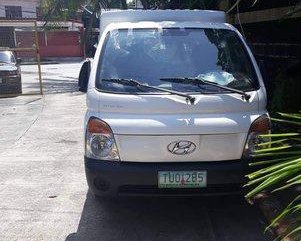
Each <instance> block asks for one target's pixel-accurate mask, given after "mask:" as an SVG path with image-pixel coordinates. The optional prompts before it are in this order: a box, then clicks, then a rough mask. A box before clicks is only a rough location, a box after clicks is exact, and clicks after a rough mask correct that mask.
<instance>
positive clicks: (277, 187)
mask: <svg viewBox="0 0 301 241" xmlns="http://www.w3.org/2000/svg"><path fill="white" fill-rule="evenodd" d="M279 115H280V117H279V118H272V120H273V121H275V122H277V123H280V124H288V125H289V126H290V127H292V126H293V130H294V131H293V132H287V133H280V134H266V135H261V137H262V138H264V139H268V140H266V141H264V142H262V143H260V144H258V146H257V147H258V148H257V150H256V151H255V152H254V154H253V157H254V158H253V159H252V160H251V162H250V166H252V167H256V168H259V169H257V170H256V171H254V172H253V173H251V174H249V175H247V177H248V179H249V182H248V183H247V184H246V185H245V186H246V187H248V188H251V189H250V191H249V192H248V193H247V195H246V198H247V200H249V201H250V200H252V199H253V198H254V197H255V196H256V195H257V194H259V193H261V192H267V193H278V194H279V195H281V194H284V192H288V190H289V191H290V193H291V194H290V196H291V197H289V199H290V200H289V201H290V202H289V204H288V205H287V206H286V207H285V208H284V209H283V210H282V211H281V212H280V214H278V216H276V217H275V218H274V219H273V220H272V222H271V223H270V225H269V226H268V227H267V229H268V228H271V227H275V226H276V225H277V224H279V223H282V222H284V221H285V220H288V219H289V220H291V221H290V222H289V225H288V227H286V228H285V231H283V232H281V233H280V234H279V236H278V237H277V238H276V240H286V239H289V240H298V241H299V240H300V239H301V194H300V186H301V137H300V126H301V113H300V112H299V113H297V114H284V113H279ZM298 188H299V190H298Z"/></svg>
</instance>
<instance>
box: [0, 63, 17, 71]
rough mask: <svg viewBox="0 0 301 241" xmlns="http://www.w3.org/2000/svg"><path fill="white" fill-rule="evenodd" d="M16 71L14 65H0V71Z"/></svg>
mask: <svg viewBox="0 0 301 241" xmlns="http://www.w3.org/2000/svg"><path fill="white" fill-rule="evenodd" d="M17 69H18V68H17V67H16V66H15V65H14V64H6V63H0V71H15V70H17Z"/></svg>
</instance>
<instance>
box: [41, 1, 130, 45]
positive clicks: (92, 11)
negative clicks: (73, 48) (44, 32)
mask: <svg viewBox="0 0 301 241" xmlns="http://www.w3.org/2000/svg"><path fill="white" fill-rule="evenodd" d="M40 1H41V10H42V15H43V20H44V21H45V24H44V27H46V26H47V25H48V23H49V21H50V20H54V21H55V20H58V21H62V20H68V19H71V18H72V16H76V13H77V11H78V10H83V11H84V12H87V16H89V17H88V19H89V20H88V26H86V29H85V32H84V43H85V49H86V50H89V49H90V47H91V45H93V44H94V43H93V42H92V41H93V40H92V34H93V32H92V29H93V25H94V23H95V21H96V19H97V17H98V15H99V13H100V11H101V9H109V8H121V9H127V2H126V0H90V1H87V0H40Z"/></svg>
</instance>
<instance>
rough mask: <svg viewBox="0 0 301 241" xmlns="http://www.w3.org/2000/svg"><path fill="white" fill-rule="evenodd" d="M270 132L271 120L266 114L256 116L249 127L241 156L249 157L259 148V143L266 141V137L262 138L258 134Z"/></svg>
mask: <svg viewBox="0 0 301 241" xmlns="http://www.w3.org/2000/svg"><path fill="white" fill-rule="evenodd" d="M270 132H271V121H270V118H269V116H268V115H262V116H260V117H258V118H257V119H256V120H255V121H254V122H253V123H252V124H251V127H250V129H249V134H248V138H247V141H246V145H245V149H244V153H243V157H244V158H250V157H251V156H252V155H253V154H254V152H255V151H256V150H258V149H260V146H259V144H261V143H265V142H268V141H269V139H268V138H263V137H261V136H260V135H264V134H269V133H270Z"/></svg>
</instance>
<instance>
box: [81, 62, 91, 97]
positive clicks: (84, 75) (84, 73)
mask: <svg viewBox="0 0 301 241" xmlns="http://www.w3.org/2000/svg"><path fill="white" fill-rule="evenodd" d="M90 70H91V61H90V60H86V61H85V62H84V63H83V65H82V67H81V69H80V72H79V77H78V87H79V91H81V92H84V93H86V92H87V88H88V82H89V77H90Z"/></svg>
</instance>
